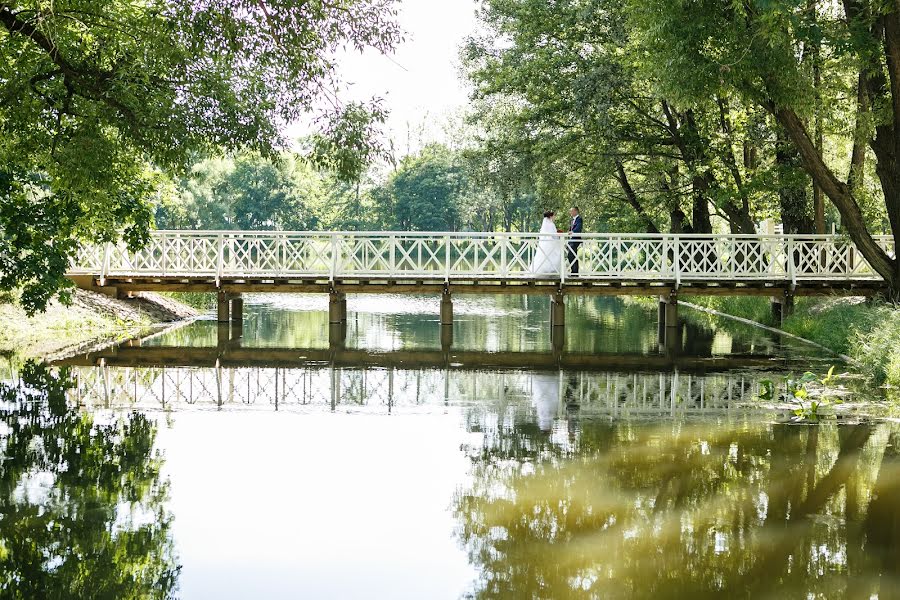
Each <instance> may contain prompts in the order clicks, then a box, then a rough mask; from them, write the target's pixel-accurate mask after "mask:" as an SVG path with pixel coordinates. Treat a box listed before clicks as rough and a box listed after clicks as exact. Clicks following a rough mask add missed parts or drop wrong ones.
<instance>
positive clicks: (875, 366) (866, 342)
mask: <svg viewBox="0 0 900 600" xmlns="http://www.w3.org/2000/svg"><path fill="white" fill-rule="evenodd" d="M691 303H693V304H697V305H699V306H702V307H704V308H707V309H712V310H715V311H718V312H720V313H723V314H724V315H731V316H735V317H740V318H743V319H748V320H750V321H754V322H756V323H759V324H762V325H765V326H767V327H774V328H776V329H779V330H781V331H784V332H786V333H790V334H792V335H795V336H798V337H801V338H803V339H806V340H808V341H811V342H815V343H816V344H819V345H821V346H824V347H825V348H827V349H829V350H831V351H833V352H835V353H837V354H841V355H846V356H848V357H850V358H851V359H853V361H855V362H856V363H858V366H859V368H860V369H861V371H862V374H863V375H865V376H866V377H868V378H870V379H871V380H872V381H873V382H874V383H875V384H876V385H878V386H884V387H887V388H891V389H896V388H898V387H900V308H898V307H896V306H894V305H891V304H888V303H885V302H881V301H877V300H876V301H867V300H866V299H864V298H861V297H846V298H840V297H830V298H798V299H797V301H796V305H795V307H794V311H793V313H792V314H790V315H789V316H788V317H786V318H785V319H784V322H783V323H782V324H780V325H779V324H778V323H777V322H776V320H775V318H774V316H773V315H772V310H771V305H770V300H769V299H768V298H761V297H749V296H734V297H728V296H700V297H695V298H691ZM699 314H702V315H705V316H706V317H707V318H708V319H710V320H718V319H721V318H723V317H719V316H716V315H713V314H709V313H699Z"/></svg>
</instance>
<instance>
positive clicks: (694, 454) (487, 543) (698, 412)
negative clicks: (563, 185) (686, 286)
mask: <svg viewBox="0 0 900 600" xmlns="http://www.w3.org/2000/svg"><path fill="white" fill-rule="evenodd" d="M763 377H766V375H764V374H760V373H755V372H744V373H738V372H730V373H717V374H710V373H706V374H701V373H694V374H687V373H680V372H673V373H646V372H645V373H592V372H582V371H570V370H561V371H560V370H558V371H521V370H519V371H485V370H458V369H453V368H444V369H398V368H365V367H356V368H340V367H334V366H329V365H308V366H306V367H302V368H259V367H243V368H222V367H219V368H191V367H150V368H147V367H115V366H99V367H77V368H73V369H71V372H69V371H60V372H59V373H58V374H54V372H53V371H50V370H47V369H45V368H39V367H34V366H33V365H29V366H26V368H25V370H23V371H22V373H21V385H17V386H11V387H4V388H2V401H3V404H2V407H3V409H2V411H0V418H2V423H3V425H2V427H3V429H2V430H0V444H2V456H3V457H4V461H3V462H2V463H0V482H2V485H3V490H2V492H0V510H2V513H0V515H2V518H0V564H2V565H3V570H2V573H3V577H4V579H3V582H4V587H3V589H4V592H9V591H11V592H12V593H11V595H12V597H23V598H25V597H50V598H53V597H59V598H63V597H73V596H74V597H80V596H98V597H115V598H120V597H121V598H130V597H151V598H155V597H159V598H163V597H169V596H171V595H173V594H174V592H175V588H176V585H177V584H178V582H179V580H180V579H182V580H184V581H185V582H187V583H185V585H187V586H188V587H189V588H190V591H192V592H193V593H194V595H198V596H209V597H226V596H228V594H229V589H232V590H237V589H240V590H243V591H242V592H240V593H239V592H236V591H234V592H233V593H232V596H231V597H239V596H240V595H242V594H244V592H248V590H250V589H253V588H254V587H259V586H262V585H265V586H266V589H267V590H268V591H267V597H279V596H280V597H296V596H303V595H304V594H307V593H311V594H312V595H321V594H324V593H326V592H327V591H328V590H330V589H332V587H330V586H333V585H335V583H334V581H329V579H328V577H325V578H323V577H318V576H316V575H315V574H314V573H312V572H311V571H310V564H312V563H310V562H309V561H311V560H314V557H315V556H328V557H340V560H339V562H340V569H341V571H342V572H346V573H354V574H356V575H357V578H356V579H354V583H353V584H352V585H351V586H349V587H345V588H342V589H343V590H344V596H345V597H349V596H354V597H367V595H368V596H378V595H379V594H377V593H374V592H373V591H372V590H375V589H377V590H380V593H381V594H387V593H388V590H393V589H396V587H397V586H398V585H406V584H410V588H409V589H415V594H414V595H411V594H407V597H458V596H459V595H464V596H467V597H479V598H515V599H518V598H598V597H604V598H605V597H611V598H644V597H663V598H685V597H690V598H694V597H710V598H712V597H722V596H725V595H732V596H737V597H778V598H782V597H788V598H789V597H823V598H832V597H834V598H837V597H858V598H869V597H874V596H877V597H880V598H890V597H894V595H897V594H898V593H900V572H898V571H900V569H898V566H900V563H898V548H900V518H898V516H897V510H896V507H897V506H900V450H898V448H900V446H898V444H900V425H898V424H893V423H865V422H863V423H851V424H847V425H840V424H838V422H836V421H831V422H826V423H823V424H821V425H818V426H797V425H788V424H785V423H781V422H778V420H779V416H778V415H777V414H772V413H762V412H759V411H756V410H750V409H747V408H746V403H747V402H748V401H749V400H750V399H752V398H753V397H755V395H756V394H757V393H758V386H759V379H760V378H763ZM204 408H205V409H206V410H205V411H204V410H203V409H204ZM198 409H199V410H198ZM161 410H163V411H166V412H165V413H163V414H162V415H158V413H159V411H161ZM170 411H171V412H170ZM211 411H214V412H215V415H213V414H211ZM248 411H249V412H248ZM154 413H157V415H158V418H155V417H154V416H153V415H154ZM282 413H288V414H282ZM290 413H294V414H293V415H291V414H290ZM348 413H349V414H348ZM387 414H392V415H394V416H392V417H386V416H384V415H387ZM116 415H122V416H116ZM213 416H215V417H216V418H215V419H214V420H213V419H210V417H213ZM154 423H156V424H158V425H154ZM156 426H159V427H161V428H163V431H164V432H165V435H162V434H161V435H160V436H159V437H157V435H156ZM179 427H180V429H179ZM316 432H319V433H316ZM348 435H349V437H348ZM335 440H342V441H341V443H338V444H335ZM361 440H364V442H365V443H362V442H361ZM167 444H168V445H167ZM425 447H427V452H417V451H411V449H413V448H415V449H422V448H425ZM198 448H216V452H215V459H214V460H212V461H211V462H210V457H211V456H212V455H211V454H209V453H208V452H200V451H198ZM323 448H328V460H325V461H319V460H301V461H299V462H298V460H297V457H312V456H320V455H321V453H322V449H323ZM360 448H372V449H378V451H373V452H371V453H363V454H364V456H363V455H361V454H360ZM229 449H230V450H229ZM248 449H251V450H248ZM387 449H389V450H387ZM162 452H165V453H166V455H167V456H171V458H170V459H169V460H167V461H166V463H167V464H166V469H167V471H166V472H167V476H166V478H165V479H164V478H162V477H161V476H160V469H161V468H162V459H161V456H162ZM369 455H371V456H369ZM261 457H265V460H261ZM387 457H390V460H386V458H387ZM403 461H407V462H408V464H407V463H404V462H403ZM320 463H321V464H320ZM400 464H406V466H405V467H401V466H398V465H400ZM436 465H440V468H438V467H437V466H436ZM259 469H266V470H265V475H264V476H263V475H259V477H258V478H256V479H250V480H249V481H251V482H253V483H251V484H250V485H240V484H238V485H236V486H235V481H237V480H235V481H232V479H233V478H232V475H233V474H234V472H240V473H250V472H254V473H256V472H257V470H259ZM336 472H338V473H340V476H336V475H335V473H336ZM210 473H212V474H211V475H210ZM229 473H230V474H231V475H229ZM413 473H414V474H415V476H414V477H412V476H411V474H413ZM204 474H206V475H204ZM169 477H171V481H172V489H173V490H178V491H179V492H178V494H175V495H177V496H178V501H177V502H176V501H174V500H170V498H169V479H168V478H169ZM198 477H199V478H203V477H205V478H203V479H202V480H201V481H197V478H198ZM426 480H427V481H428V484H427V485H426V484H424V483H423V482H424V481H426ZM385 481H388V482H389V485H386V484H385ZM260 486H262V487H260ZM334 486H338V487H339V488H340V491H335V489H334ZM340 486H344V487H340ZM269 487H272V489H277V490H278V491H277V492H273V493H274V497H278V498H290V501H289V502H276V503H272V502H270V501H268V498H267V499H266V500H265V501H264V503H265V506H266V510H265V511H264V512H265V513H266V519H268V520H267V521H266V523H267V525H266V526H264V527H259V526H257V523H258V521H257V519H260V518H262V517H260V516H258V515H256V516H254V517H253V518H252V519H251V518H249V517H248V519H249V520H247V523H246V524H244V525H242V526H238V525H239V523H233V522H232V521H233V519H234V515H237V514H245V513H246V512H247V508H248V504H247V503H248V502H253V501H254V500H253V498H257V500H259V496H258V493H259V492H258V490H259V489H263V488H266V489H268V488H269ZM398 490H402V492H400V491H398ZM427 490H432V492H431V493H424V492H425V491H427ZM435 490H437V492H435ZM360 493H364V494H366V497H367V501H366V502H363V503H360V502H359V494H360ZM417 493H420V495H419V496H415V497H416V498H417V500H416V501H415V502H413V503H412V504H410V502H408V501H407V502H403V501H400V500H399V499H400V498H409V497H412V496H413V495H415V494H417ZM373 502H374V503H375V504H374V506H377V507H378V508H377V510H372V511H369V510H367V508H366V507H367V506H368V505H369V504H370V503H373ZM336 505H341V506H343V509H341V510H339V511H336V512H329V511H330V510H331V509H332V508H333V507H334V506H336ZM448 505H449V511H448ZM329 507H331V508H329ZM411 511H416V512H411ZM411 514H420V515H423V516H422V517H421V518H419V519H415V518H412V517H410V516H409V515H411ZM179 515H180V516H179ZM424 515H427V517H426V516H424ZM450 518H452V519H453V522H452V523H451V522H446V520H447V519H450ZM348 519H351V520H352V523H353V525H352V527H350V528H348V526H347V525H346V523H347V522H348V521H347V520H348ZM404 519H407V520H404ZM409 519H411V520H409ZM243 521H244V520H243V519H242V520H241V523H243ZM313 521H315V522H321V525H319V526H313V525H312V524H311V522H313ZM179 523H180V525H179ZM223 523H230V525H229V527H228V528H227V532H228V533H227V534H223V533H222V531H221V530H222V524H223ZM387 524H391V525H389V526H388V525H387ZM176 526H177V527H176ZM313 530H314V532H315V533H314V534H312V533H311V532H312V531H313ZM211 532H218V533H211ZM272 532H275V534H272ZM223 535H224V537H223ZM310 535H314V539H315V540H316V541H315V544H312V545H311V544H310V543H307V542H306V541H305V540H307V539H308V538H309V536H310ZM267 536H268V537H267ZM373 536H374V537H377V539H378V540H379V541H378V543H377V552H376V553H377V554H379V555H384V556H399V555H404V556H407V557H408V558H407V559H405V560H414V557H415V556H418V555H419V554H423V553H422V552H416V549H417V548H421V547H422V544H424V543H427V544H429V546H428V547H429V548H432V550H431V551H433V552H435V553H438V554H439V556H440V558H439V560H438V559H437V558H435V560H436V561H437V562H439V563H441V564H445V565H446V564H453V565H454V566H453V568H452V569H451V570H450V571H448V572H445V573H443V578H442V579H441V580H440V581H439V582H438V581H437V580H435V579H434V578H433V577H432V576H430V575H429V574H428V571H427V569H425V570H423V571H422V572H421V573H420V572H418V571H413V572H410V570H409V569H408V568H406V567H405V566H404V563H393V562H391V561H389V560H388V561H386V562H383V563H379V567H378V569H376V570H375V571H377V572H375V571H373V570H372V568H371V564H370V562H371V560H372V558H371V556H372V555H371V554H370V553H363V554H360V555H358V556H357V555H355V554H353V553H347V552H346V548H347V547H348V546H347V545H348V544H352V543H353V540H354V539H362V540H369V539H373ZM225 537H227V539H228V541H227V544H226V545H227V546H228V550H227V553H228V556H227V560H229V561H232V562H229V563H228V564H240V565H241V567H240V572H241V576H240V577H239V578H238V579H236V580H235V581H234V582H233V583H228V584H227V585H225V584H223V582H222V581H221V580H220V577H219V576H218V575H217V574H216V573H217V571H216V569H215V568H214V566H215V565H216V564H218V563H217V561H218V560H223V559H225V555H224V554H222V552H223V550H222V544H223V543H224V539H225ZM451 538H455V540H456V541H457V542H458V543H459V545H458V546H457V547H455V548H454V547H453V545H452V542H451ZM261 539H265V540H268V542H267V543H270V544H274V546H271V547H266V549H265V552H266V553H267V554H266V556H267V557H268V558H265V559H264V558H259V553H260V552H263V550H261V549H260V543H261V542H260V540H261ZM298 540H300V541H298ZM442 540H444V542H442ZM176 547H177V548H178V550H179V552H178V553H177V554H178V556H179V562H184V564H185V573H184V574H181V573H180V570H179V567H178V566H177V562H176ZM372 552H375V550H374V549H373V550H372ZM454 552H455V553H456V554H454ZM425 554H427V552H426V553H425ZM438 554H435V556H438ZM210 557H218V558H210ZM301 557H302V558H301ZM457 557H458V558H457ZM464 558H468V563H469V566H470V567H471V570H470V571H466V570H465V568H464V566H465V563H464V562H463V559H464ZM333 560H337V558H333V559H331V558H330V559H329V564H331V562H332V561H333ZM317 564H318V563H317ZM423 564H424V563H423ZM428 564H429V565H430V564H431V563H428ZM273 565H275V566H273ZM316 568H320V567H316ZM429 568H437V567H435V566H434V565H432V566H431V567H429ZM304 569H306V570H305V571H304ZM297 573H303V574H304V576H303V577H300V578H297V577H295V576H293V575H296V574H297ZM387 573H390V575H389V576H388V575H387ZM292 574H293V575H292ZM329 577H330V576H329ZM350 579H353V578H348V581H349V580H350ZM410 581H412V583H410ZM432 581H434V582H435V583H433V584H432V583H430V582H432ZM235 586H237V587H235ZM240 586H242V587H240Z"/></svg>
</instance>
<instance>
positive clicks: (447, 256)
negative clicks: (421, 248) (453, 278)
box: [444, 235, 450, 283]
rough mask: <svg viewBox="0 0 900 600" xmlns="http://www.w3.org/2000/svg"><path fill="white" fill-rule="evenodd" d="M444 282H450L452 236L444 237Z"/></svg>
mask: <svg viewBox="0 0 900 600" xmlns="http://www.w3.org/2000/svg"><path fill="white" fill-rule="evenodd" d="M444 281H445V282H447V283H449V282H450V236H449V235H445V236H444Z"/></svg>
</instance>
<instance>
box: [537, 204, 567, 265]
mask: <svg viewBox="0 0 900 600" xmlns="http://www.w3.org/2000/svg"><path fill="white" fill-rule="evenodd" d="M553 215H554V213H553V211H552V210H548V211H547V212H545V213H544V221H543V223H541V232H540V233H541V235H540V237H539V238H538V243H537V249H536V250H535V253H534V259H533V260H532V261H531V272H532V273H533V274H535V275H558V274H559V269H560V265H562V245H561V244H560V241H559V238H558V237H557V236H556V234H557V233H559V232H558V231H557V229H556V224H555V223H554V222H553Z"/></svg>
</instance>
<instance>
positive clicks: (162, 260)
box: [159, 233, 169, 277]
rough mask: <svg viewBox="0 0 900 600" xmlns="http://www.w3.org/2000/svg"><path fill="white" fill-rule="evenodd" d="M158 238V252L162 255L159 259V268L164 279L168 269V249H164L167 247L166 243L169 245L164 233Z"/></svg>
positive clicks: (167, 237)
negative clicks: (159, 239) (160, 267)
mask: <svg viewBox="0 0 900 600" xmlns="http://www.w3.org/2000/svg"><path fill="white" fill-rule="evenodd" d="M160 238H161V241H160V244H159V247H160V252H161V253H162V257H161V258H160V263H161V265H160V266H162V274H163V277H165V276H166V268H167V267H168V264H169V260H168V249H167V248H166V246H168V243H169V236H168V235H166V234H165V233H164V234H162V235H161V236H160Z"/></svg>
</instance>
